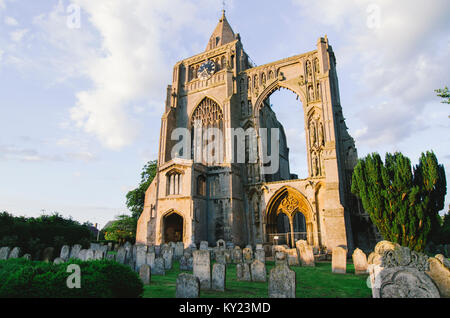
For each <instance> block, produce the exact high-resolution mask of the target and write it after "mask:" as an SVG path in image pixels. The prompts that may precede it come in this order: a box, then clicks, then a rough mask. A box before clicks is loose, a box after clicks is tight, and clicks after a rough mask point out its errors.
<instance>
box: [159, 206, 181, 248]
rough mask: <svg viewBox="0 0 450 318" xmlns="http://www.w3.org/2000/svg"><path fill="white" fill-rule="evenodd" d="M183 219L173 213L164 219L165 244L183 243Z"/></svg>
mask: <svg viewBox="0 0 450 318" xmlns="http://www.w3.org/2000/svg"><path fill="white" fill-rule="evenodd" d="M183 234H184V233H183V217H182V216H181V215H179V214H178V213H175V212H172V213H169V214H167V215H166V216H164V218H163V235H164V243H169V242H183Z"/></svg>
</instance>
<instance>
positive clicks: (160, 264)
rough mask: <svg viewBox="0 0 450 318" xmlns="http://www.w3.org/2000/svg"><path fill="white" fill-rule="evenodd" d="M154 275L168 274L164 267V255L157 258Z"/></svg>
mask: <svg viewBox="0 0 450 318" xmlns="http://www.w3.org/2000/svg"><path fill="white" fill-rule="evenodd" d="M152 274H153V275H166V270H165V269H164V259H163V258H162V257H157V258H155V265H154V266H153V267H152Z"/></svg>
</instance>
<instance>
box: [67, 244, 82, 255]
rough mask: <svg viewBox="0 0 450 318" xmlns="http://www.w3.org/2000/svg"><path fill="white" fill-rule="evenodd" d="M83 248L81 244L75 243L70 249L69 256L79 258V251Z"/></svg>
mask: <svg viewBox="0 0 450 318" xmlns="http://www.w3.org/2000/svg"><path fill="white" fill-rule="evenodd" d="M82 249H83V247H82V246H81V245H80V244H75V245H74V246H72V249H71V250H70V254H69V258H78V253H80V251H81V250H82Z"/></svg>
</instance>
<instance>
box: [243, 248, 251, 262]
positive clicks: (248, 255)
mask: <svg viewBox="0 0 450 318" xmlns="http://www.w3.org/2000/svg"><path fill="white" fill-rule="evenodd" d="M242 258H243V260H244V262H245V263H247V264H251V263H252V262H253V251H252V250H251V248H248V247H246V248H244V249H243V250H242Z"/></svg>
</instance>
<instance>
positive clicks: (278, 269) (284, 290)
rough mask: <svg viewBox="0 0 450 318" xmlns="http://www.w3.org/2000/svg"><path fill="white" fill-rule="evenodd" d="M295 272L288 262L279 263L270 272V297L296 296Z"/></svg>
mask: <svg viewBox="0 0 450 318" xmlns="http://www.w3.org/2000/svg"><path fill="white" fill-rule="evenodd" d="M295 288H296V281H295V272H294V271H293V270H291V269H289V267H288V266H287V265H286V264H281V265H277V266H275V267H274V268H272V269H271V270H270V274H269V298H295Z"/></svg>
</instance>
